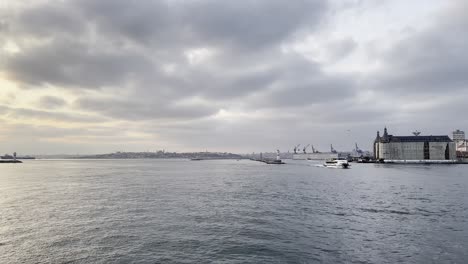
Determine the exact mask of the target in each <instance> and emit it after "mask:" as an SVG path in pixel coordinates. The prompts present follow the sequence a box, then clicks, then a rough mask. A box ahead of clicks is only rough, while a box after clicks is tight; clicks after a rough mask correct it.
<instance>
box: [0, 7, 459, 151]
mask: <svg viewBox="0 0 468 264" xmlns="http://www.w3.org/2000/svg"><path fill="white" fill-rule="evenodd" d="M467 9H468V2H467V1H463V0H454V1H442V0H437V1H436V0H433V1H423V0H414V1H404V0H392V1H388V0H383V1H374V0H343V1H341V0H328V1H326V0H310V1H307V0H300V1H299V0H298V1H283V0H258V1H249V0H245V1H242V0H241V1H217V0H198V1H180V0H154V1H152V0H141V1H126V0H100V1H95V0H68V1H59V0H25V1H14V0H5V1H2V3H1V4H0V122H1V125H0V153H1V154H4V153H13V152H17V153H21V154H98V153H112V152H115V151H130V152H132V151H135V152H138V151H146V150H150V151H157V150H161V149H166V150H168V151H177V152H197V151H205V150H208V151H213V152H216V151H222V152H225V151H226V152H232V153H252V152H260V151H269V152H274V151H276V149H280V150H281V151H282V152H287V151H288V150H289V151H292V150H293V148H294V146H296V145H297V144H301V146H302V147H303V146H305V145H307V144H312V145H314V147H315V148H317V149H319V150H322V151H326V150H328V149H329V147H330V144H333V146H334V148H335V149H337V150H343V151H349V150H352V149H353V148H354V145H355V143H357V144H358V145H359V147H360V148H361V149H364V150H372V142H373V140H374V139H375V134H376V132H377V130H380V131H382V130H383V127H384V126H387V127H388V128H389V129H391V131H392V134H395V135H411V132H413V131H416V130H418V131H421V132H422V135H449V136H450V137H452V132H453V131H455V130H456V129H460V130H463V131H466V130H467V129H468V124H466V122H465V120H464V119H463V118H462V117H463V116H464V114H465V112H466V98H468V86H467V83H468V75H467V74H466V69H468V55H467V54H466V52H465V51H466V47H468V15H466V12H465V10H467ZM301 150H302V149H301Z"/></svg>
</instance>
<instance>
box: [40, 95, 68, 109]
mask: <svg viewBox="0 0 468 264" xmlns="http://www.w3.org/2000/svg"><path fill="white" fill-rule="evenodd" d="M66 104H67V102H66V101H65V100H64V99H62V98H60V97H56V96H50V95H48V96H43V97H41V98H40V99H39V101H38V106H39V107H41V108H43V109H55V108H60V107H63V106H65V105H66Z"/></svg>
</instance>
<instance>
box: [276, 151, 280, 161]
mask: <svg viewBox="0 0 468 264" xmlns="http://www.w3.org/2000/svg"><path fill="white" fill-rule="evenodd" d="M276 160H280V151H279V149H277V150H276Z"/></svg>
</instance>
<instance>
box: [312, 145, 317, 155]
mask: <svg viewBox="0 0 468 264" xmlns="http://www.w3.org/2000/svg"><path fill="white" fill-rule="evenodd" d="M312 153H318V150H316V149H315V148H314V145H312Z"/></svg>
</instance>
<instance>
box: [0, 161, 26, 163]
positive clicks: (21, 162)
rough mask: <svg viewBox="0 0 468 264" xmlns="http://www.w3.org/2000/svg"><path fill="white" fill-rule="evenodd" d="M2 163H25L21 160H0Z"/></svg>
mask: <svg viewBox="0 0 468 264" xmlns="http://www.w3.org/2000/svg"><path fill="white" fill-rule="evenodd" d="M0 163H23V162H22V161H21V160H0Z"/></svg>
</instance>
